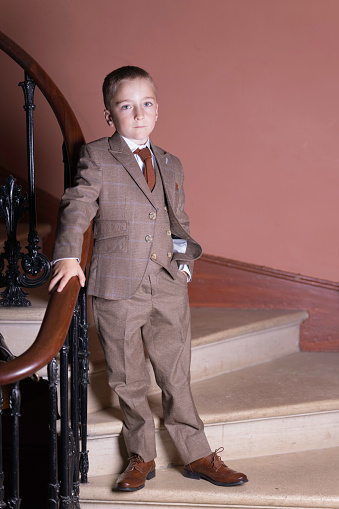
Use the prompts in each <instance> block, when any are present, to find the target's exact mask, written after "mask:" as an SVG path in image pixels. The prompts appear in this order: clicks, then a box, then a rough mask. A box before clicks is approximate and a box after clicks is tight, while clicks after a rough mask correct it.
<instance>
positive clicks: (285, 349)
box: [88, 323, 299, 413]
mask: <svg viewBox="0 0 339 509" xmlns="http://www.w3.org/2000/svg"><path fill="white" fill-rule="evenodd" d="M298 341H299V323H297V324H295V325H290V326H286V327H279V328H274V329H268V330H265V331H261V332H257V333H255V334H247V335H244V336H239V337H236V338H232V339H226V340H222V341H217V342H215V343H210V344H207V345H203V346H195V347H193V348H192V361H191V381H192V383H194V382H198V381H201V380H205V379H207V378H210V377H212V376H218V375H220V374H222V373H228V372H230V371H236V370H238V369H242V368H245V367H248V366H253V365H255V364H259V363H261V362H267V361H270V360H272V359H276V358H279V357H282V356H284V355H288V354H290V353H294V352H297V351H298ZM146 362H147V367H148V371H149V374H150V377H151V386H150V391H149V394H155V393H157V392H160V389H159V387H158V385H157V383H156V381H155V378H154V373H153V369H152V366H151V363H150V361H149V360H148V359H147V361H146ZM103 365H104V363H102V367H101V369H102V371H99V368H98V366H97V367H96V368H94V369H95V371H94V372H92V373H91V374H90V386H89V389H88V413H93V412H97V411H99V410H101V409H103V408H107V407H109V406H114V405H116V404H118V400H117V398H116V397H115V396H114V394H112V393H111V390H110V388H109V386H108V382H107V375H106V371H105V370H104V369H103Z"/></svg>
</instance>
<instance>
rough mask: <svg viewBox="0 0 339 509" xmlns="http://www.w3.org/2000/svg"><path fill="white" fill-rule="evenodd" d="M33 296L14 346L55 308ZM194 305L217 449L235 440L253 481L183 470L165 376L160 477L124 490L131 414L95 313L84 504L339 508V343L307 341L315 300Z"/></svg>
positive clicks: (199, 394) (198, 374)
mask: <svg viewBox="0 0 339 509" xmlns="http://www.w3.org/2000/svg"><path fill="white" fill-rule="evenodd" d="M31 298H32V303H33V307H32V308H28V309H22V310H20V313H18V311H17V310H13V309H7V310H6V309H4V310H3V311H2V314H1V322H2V324H1V327H2V330H4V326H5V325H6V327H7V332H6V336H5V337H6V339H7V341H8V344H9V346H10V347H11V348H13V350H14V351H15V350H16V349H17V350H21V351H22V350H25V349H26V348H27V347H28V346H29V344H30V342H31V341H32V340H33V338H34V337H35V334H36V332H35V329H36V328H38V327H39V322H40V321H41V319H42V317H43V313H44V308H45V306H46V303H47V294H46V290H44V289H36V290H33V291H32V293H31ZM89 309H90V306H89ZM191 312H192V392H193V396H194V399H195V402H196V405H197V408H198V411H199V414H200V416H201V418H202V419H203V421H204V423H205V431H206V434H207V437H208V439H209V442H210V444H211V447H212V449H217V448H218V447H221V446H222V447H224V448H225V451H224V453H223V454H222V457H223V459H224V461H225V462H226V463H227V464H229V466H230V467H232V468H234V469H237V470H239V471H243V472H245V473H246V474H247V475H248V477H249V482H248V483H247V484H246V485H243V486H238V487H233V488H222V487H217V486H214V485H212V484H210V483H208V482H206V481H200V482H197V481H195V480H190V479H186V478H184V477H183V475H182V473H183V466H182V463H181V460H180V458H179V456H178V455H177V452H176V450H175V447H174V446H173V444H172V442H171V439H170V437H169V435H168V433H167V431H166V429H165V427H164V425H163V422H162V409H161V394H160V392H159V389H158V387H157V386H156V384H155V381H154V379H153V381H152V385H151V390H150V395H149V401H150V405H151V408H152V410H153V414H154V419H155V423H156V429H157V432H156V441H157V451H158V457H157V459H156V464H157V473H156V477H155V479H152V480H151V481H147V483H146V487H145V488H144V489H142V490H140V491H137V492H134V493H128V492H127V493H126V492H118V491H114V486H115V482H116V479H117V477H118V475H119V473H120V472H121V471H122V470H123V469H124V468H125V466H126V464H127V453H126V450H125V446H124V442H123V438H122V435H121V427H122V415H121V412H120V409H119V405H118V401H117V400H116V397H115V395H114V394H113V393H112V391H111V390H110V388H109V386H108V383H107V376H106V370H105V363H104V358H103V354H102V350H101V347H100V344H99V341H98V338H97V335H96V332H95V329H94V326H93V325H92V324H91V326H90V330H89V336H90V348H89V349H90V352H91V356H90V385H89V393H88V409H89V415H88V449H89V459H90V470H89V476H90V477H89V483H88V484H83V485H81V489H80V497H81V508H82V509H108V508H109V507H112V508H113V507H116V508H119V507H123V508H124V509H128V508H130V507H139V508H146V507H147V508H157V509H158V508H159V509H160V508H161V509H163V508H166V509H167V508H170V507H175V508H180V509H181V508H189V507H202V508H215V507H225V508H239V509H240V508H256V509H259V508H265V509H266V508H267V509H268V508H273V507H274V508H276V507H278V508H296V507H298V508H305V509H306V508H307V509H308V508H317V509H322V508H327V507H331V508H339V488H338V486H339V483H338V481H339V373H338V362H339V354H335V353H310V352H300V351H299V349H298V339H299V328H300V324H301V323H302V322H303V321H304V320H306V319H307V313H306V312H304V311H286V310H253V309H250V310H239V309H223V308H192V309H191ZM21 313H23V314H24V315H25V316H22V315H21ZM9 315H11V316H9ZM89 319H90V323H92V321H91V316H90V317H89ZM15 322H17V323H16V324H15ZM30 327H31V328H32V332H31V333H29V330H30ZM10 331H12V332H10ZM18 337H20V340H21V342H20V345H19V344H18V342H17V338H18ZM18 353H19V352H18ZM147 362H148V364H149V370H150V373H152V369H151V366H150V363H149V361H147ZM41 374H42V375H44V374H45V373H44V371H42V372H41ZM152 376H153V375H152Z"/></svg>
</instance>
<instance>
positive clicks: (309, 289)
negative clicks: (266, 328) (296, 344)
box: [189, 254, 339, 352]
mask: <svg viewBox="0 0 339 509" xmlns="http://www.w3.org/2000/svg"><path fill="white" fill-rule="evenodd" d="M338 290H339V285H338V283H336V282H334V281H326V280H321V279H317V278H312V277H309V276H303V275H300V274H292V273H290V272H284V271H280V270H276V269H271V268H268V267H262V266H259V265H255V264H249V263H243V262H238V261H236V260H230V259H227V258H221V257H217V256H213V255H208V254H204V255H203V256H202V257H201V258H200V259H199V260H197V262H196V263H195V268H194V276H193V281H192V283H190V285H189V295H190V303H191V305H192V306H208V307H227V308H256V309H262V308H270V309H301V310H306V311H307V312H308V313H309V319H308V320H306V321H305V322H304V323H303V324H302V326H301V332H300V349H301V350H303V351H317V352H321V351H327V352H338V351H339V292H338Z"/></svg>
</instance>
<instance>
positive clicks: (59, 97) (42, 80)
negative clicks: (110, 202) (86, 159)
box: [0, 31, 92, 386]
mask: <svg viewBox="0 0 339 509" xmlns="http://www.w3.org/2000/svg"><path fill="white" fill-rule="evenodd" d="M0 49H2V50H3V51H4V52H5V53H7V54H8V55H9V56H10V57H11V58H12V59H13V60H15V61H16V62H17V63H18V64H19V65H20V66H21V67H22V68H23V69H24V70H25V71H26V72H27V73H28V74H29V76H30V77H31V78H32V79H33V80H34V81H35V83H36V84H37V86H38V87H39V89H40V90H41V92H42V93H43V95H44V96H45V98H46V99H47V101H48V103H49V104H50V106H51V108H52V109H53V111H54V114H55V116H56V118H57V120H58V122H59V125H60V128H61V131H62V134H63V137H64V141H65V145H66V149H67V156H68V163H69V168H70V174H71V178H72V181H73V178H74V175H75V170H76V163H77V159H78V155H79V150H80V147H81V145H83V144H84V143H85V139H84V136H83V134H82V131H81V128H80V126H79V123H78V121H77V119H76V117H75V115H74V113H73V111H72V109H71V107H70V105H69V104H68V102H67V101H66V99H65V98H64V96H63V94H62V93H61V91H60V90H59V89H58V87H57V86H56V85H55V83H54V82H53V81H52V79H51V78H50V77H49V76H48V74H47V73H46V72H45V71H44V70H43V69H42V67H40V65H39V64H38V63H37V62H36V61H35V60H34V59H33V58H32V57H31V56H30V55H29V54H28V53H26V51H24V50H23V49H22V48H21V47H20V46H18V45H17V44H16V43H15V42H13V41H12V40H11V39H10V38H9V37H7V36H6V35H5V34H4V33H3V32H1V31H0ZM91 235H92V227H91V225H90V226H89V228H88V230H87V231H86V233H85V235H84V241H83V247H82V254H81V267H82V269H84V268H85V266H86V262H87V257H88V253H89V247H90V243H91ZM79 290H80V283H79V279H78V278H77V277H73V278H72V279H71V280H70V281H69V283H68V284H67V285H66V287H65V288H64V290H63V291H62V292H60V293H58V292H56V291H53V292H52V294H51V296H50V298H49V301H48V304H47V308H46V313H45V316H44V319H43V322H42V324H41V327H40V330H39V333H38V335H37V337H36V339H35V341H34V343H33V344H32V346H31V347H30V348H29V349H28V350H27V351H26V352H24V353H23V354H22V355H20V356H19V357H17V358H15V359H14V360H12V361H9V362H7V363H5V364H1V365H0V386H1V385H7V384H9V383H13V382H15V381H18V380H22V379H23V378H26V377H28V376H30V375H32V374H33V373H34V372H36V371H38V370H39V369H41V368H42V367H43V366H45V365H46V364H48V363H49V362H50V361H51V360H52V359H53V357H55V355H56V354H57V353H58V352H59V351H60V349H61V347H62V345H63V343H64V341H65V337H66V335H67V331H68V328H69V326H70V323H71V320H72V315H73V310H74V307H75V304H76V301H77V297H78V294H79Z"/></svg>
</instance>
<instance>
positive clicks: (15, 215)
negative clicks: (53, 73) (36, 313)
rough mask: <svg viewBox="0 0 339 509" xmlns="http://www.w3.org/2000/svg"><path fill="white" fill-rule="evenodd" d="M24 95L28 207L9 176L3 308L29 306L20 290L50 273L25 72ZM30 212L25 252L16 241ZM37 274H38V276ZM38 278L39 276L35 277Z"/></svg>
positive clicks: (1, 193)
mask: <svg viewBox="0 0 339 509" xmlns="http://www.w3.org/2000/svg"><path fill="white" fill-rule="evenodd" d="M19 85H20V86H21V87H22V89H23V92H24V96H25V105H24V109H25V111H26V135H27V166H28V205H27V194H26V193H25V194H21V187H20V186H17V185H15V179H14V178H13V177H12V176H11V175H10V176H9V177H8V178H7V179H6V185H5V186H1V189H0V215H1V217H3V218H4V220H5V223H6V229H7V237H8V239H7V241H6V242H5V252H4V253H1V255H0V286H1V287H3V286H5V287H6V289H5V290H4V291H3V292H1V293H0V295H1V296H2V297H3V298H2V300H1V301H0V304H1V305H2V306H30V302H29V300H28V299H26V298H25V297H26V296H27V295H28V293H27V292H25V291H24V290H22V287H23V288H36V287H37V286H40V285H42V284H43V283H45V282H46V281H47V279H48V278H49V275H50V272H51V266H50V263H49V261H48V259H47V257H46V256H45V255H43V254H42V253H39V250H40V249H41V248H40V246H39V235H38V232H37V230H36V206H35V176H34V132H33V111H34V109H35V105H34V104H33V100H34V89H35V83H34V81H33V80H32V79H31V78H30V77H29V76H28V74H27V73H25V81H22V82H20V83H19ZM27 208H28V210H29V233H28V245H27V246H25V247H26V249H27V252H26V253H25V254H24V253H23V252H22V251H21V246H20V242H18V240H17V238H16V231H17V225H18V221H19V219H20V218H21V216H22V215H23V214H24V213H25V212H26V210H27ZM4 260H7V261H8V267H7V271H6V275H5V276H4V275H3V270H4V267H5V263H4ZM19 260H21V268H22V270H23V274H21V273H20V271H19V266H18V261H19ZM39 274H40V275H39ZM36 276H38V277H36Z"/></svg>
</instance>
